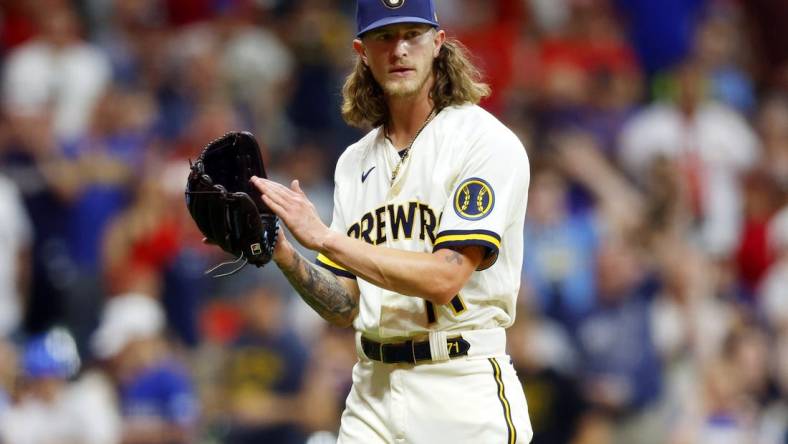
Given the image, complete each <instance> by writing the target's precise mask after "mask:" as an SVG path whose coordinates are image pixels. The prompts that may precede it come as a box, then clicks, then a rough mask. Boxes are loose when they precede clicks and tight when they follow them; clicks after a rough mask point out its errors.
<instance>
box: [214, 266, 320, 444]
mask: <svg viewBox="0 0 788 444" xmlns="http://www.w3.org/2000/svg"><path fill="white" fill-rule="evenodd" d="M251 284H252V285H249V286H248V287H247V288H246V289H244V290H243V291H242V292H241V294H240V295H239V296H240V299H239V301H238V302H239V308H241V314H242V317H243V320H244V323H243V324H242V328H241V331H240V332H239V333H240V334H239V336H238V338H237V339H236V340H234V341H233V342H232V344H231V346H230V349H229V350H228V352H227V357H226V360H225V369H224V371H223V372H222V373H223V375H224V384H225V387H226V397H227V398H226V401H227V402H226V410H227V413H228V418H227V420H228V422H229V430H228V433H227V436H226V437H225V439H224V441H225V442H227V443H232V444H246V443H258V442H277V443H282V444H298V443H301V442H303V441H304V440H305V438H306V436H305V435H304V431H303V430H302V429H301V428H300V427H299V426H300V425H301V424H300V421H301V418H302V417H303V415H302V412H303V410H304V409H305V406H303V405H302V404H301V394H302V393H303V388H304V383H305V380H304V377H305V372H306V367H307V365H308V359H309V356H308V352H307V350H306V348H305V347H304V344H302V343H301V342H300V339H299V337H298V335H296V334H295V333H294V332H293V331H292V328H291V327H290V326H288V325H287V324H286V323H285V320H286V319H287V317H286V316H285V311H284V310H285V304H284V300H283V294H282V293H281V290H279V288H277V287H276V286H272V285H270V283H268V284H263V283H262V282H257V279H255V280H254V281H253V282H252V283H251Z"/></svg>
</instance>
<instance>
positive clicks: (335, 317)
mask: <svg viewBox="0 0 788 444" xmlns="http://www.w3.org/2000/svg"><path fill="white" fill-rule="evenodd" d="M293 264H294V265H293V266H292V268H288V269H285V268H282V272H283V273H284V275H285V277H286V278H287V280H288V281H290V284H292V285H293V288H295V290H296V291H297V292H298V294H299V295H301V298H302V299H303V300H304V301H305V302H306V303H307V304H309V306H310V307H312V309H314V310H315V311H316V312H317V313H318V314H319V315H320V316H322V317H323V318H324V319H325V320H327V321H329V322H331V323H338V324H343V325H344V324H349V323H350V322H352V320H353V318H354V317H355V315H356V311H357V310H358V301H356V300H355V298H354V297H353V295H352V294H350V293H349V292H348V291H347V289H346V288H345V287H343V286H342V284H340V283H339V281H338V278H337V277H336V276H334V275H333V274H331V272H330V271H328V270H325V269H323V268H320V267H318V266H317V265H315V264H312V263H310V262H308V261H306V260H305V259H304V258H303V257H302V256H301V255H300V254H298V252H295V251H294V252H293Z"/></svg>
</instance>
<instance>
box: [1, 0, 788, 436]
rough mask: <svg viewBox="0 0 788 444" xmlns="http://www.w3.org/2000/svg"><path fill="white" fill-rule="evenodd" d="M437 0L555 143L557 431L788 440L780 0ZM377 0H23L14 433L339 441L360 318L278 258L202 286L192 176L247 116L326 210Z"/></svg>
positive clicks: (14, 122) (529, 311)
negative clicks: (359, 13) (344, 324)
mask: <svg viewBox="0 0 788 444" xmlns="http://www.w3.org/2000/svg"><path fill="white" fill-rule="evenodd" d="M437 3H438V10H439V19H440V21H441V23H442V26H443V27H444V28H445V29H446V30H447V32H448V34H449V36H451V37H457V38H459V39H460V40H461V41H462V42H463V43H464V44H465V45H466V46H467V47H468V48H469V49H470V50H471V52H472V53H473V54H474V56H475V59H476V62H477V63H478V64H479V65H480V67H481V68H482V70H483V72H484V74H485V80H486V81H487V82H488V83H489V84H490V85H491V86H492V88H493V95H492V96H491V97H489V98H488V99H486V100H485V101H484V102H483V106H484V107H485V108H487V109H488V110H489V111H491V112H493V113H494V114H495V115H497V116H498V117H499V118H500V119H502V120H503V121H504V122H505V123H506V124H507V125H508V126H509V127H510V128H512V129H513V130H514V131H515V132H516V133H517V134H518V135H519V136H520V138H521V140H522V141H523V143H524V144H525V146H526V149H527V150H528V153H529V157H530V159H531V168H532V171H531V188H530V195H529V196H527V199H528V214H527V218H526V225H525V227H524V230H525V231H524V233H525V262H524V267H523V271H522V276H523V281H522V289H521V294H520V299H519V306H518V313H517V322H516V323H515V325H514V326H513V327H511V328H510V329H509V351H510V354H511V356H512V358H513V362H514V364H515V367H516V368H517V370H518V373H519V375H520V377H521V378H522V380H523V383H524V384H523V385H524V387H525V391H526V396H527V399H528V403H529V409H530V415H531V420H532V422H533V426H534V430H535V436H534V441H533V442H534V443H536V444H561V443H571V444H607V443H613V444H619V443H620V444H651V443H653V444H717V443H719V444H785V443H788V8H786V7H785V4H784V3H783V2H779V1H771V0H437ZM353 13H354V2H353V1H351V0H81V1H80V0H74V1H69V0H0V69H2V81H1V82H2V83H0V109H1V110H2V113H1V115H0V215H2V222H0V443H2V444H74V443H86V444H93V443H95V444H104V443H106V444H110V443H124V444H134V443H139V444H156V443H158V444H173V443H206V444H207V443H228V444H234V443H277V444H303V443H311V444H320V443H333V442H334V441H333V436H334V434H335V432H336V430H337V428H338V424H339V416H340V414H341V411H342V408H343V404H344V399H345V396H346V395H347V393H348V391H349V387H350V384H351V381H350V376H351V373H350V370H351V368H352V366H353V364H354V363H355V361H356V359H357V358H356V354H355V347H354V342H353V333H352V331H348V330H339V329H335V328H332V327H330V326H328V325H327V324H326V323H325V322H323V321H322V320H321V319H319V318H318V317H317V315H315V314H314V313H312V312H311V311H310V309H309V308H308V307H307V306H306V304H304V303H302V302H301V301H300V300H299V298H298V296H297V295H294V294H293V293H292V290H291V289H290V287H289V286H288V285H287V283H286V281H284V279H283V277H282V276H281V274H280V273H279V272H278V270H277V269H276V267H275V266H269V267H266V268H263V269H253V268H252V267H247V269H245V270H244V271H243V272H241V273H240V274H239V275H236V276H233V277H230V278H225V279H210V278H207V277H206V276H205V275H204V274H203V272H204V271H205V270H206V269H208V268H210V267H211V266H213V265H215V264H216V263H219V262H222V261H224V260H227V259H228V258H227V257H226V256H225V255H223V254H222V253H221V252H219V251H217V249H215V248H211V247H209V246H206V245H203V244H202V243H201V236H200V233H199V232H198V231H197V229H196V227H195V226H194V224H193V222H192V221H191V219H190V218H189V216H188V213H187V212H186V211H185V204H184V201H183V189H184V185H185V180H186V176H187V173H188V165H189V162H188V161H189V159H194V158H196V156H197V155H198V154H199V153H200V151H201V149H202V147H203V146H204V145H205V143H206V142H207V141H209V140H211V139H213V138H216V137H218V136H220V135H221V134H223V133H224V132H226V131H229V130H238V129H244V130H250V131H252V132H253V133H255V134H256V136H257V137H258V139H259V140H260V141H261V142H262V144H263V145H264V151H265V156H266V158H267V159H266V160H267V162H268V165H270V169H269V173H270V174H271V175H272V176H273V177H274V178H277V179H279V180H281V181H289V180H290V179H294V178H297V179H299V180H300V182H301V186H302V188H303V189H304V190H305V192H306V193H307V195H308V196H309V197H310V198H311V199H312V200H313V201H314V202H315V204H316V206H317V208H318V209H319V211H320V213H321V215H322V216H323V219H324V221H326V222H329V218H330V214H331V205H332V203H331V202H332V193H333V184H332V175H333V166H334V161H335V160H336V158H337V157H338V155H339V154H340V153H341V152H342V150H343V149H344V147H345V146H347V145H348V144H349V143H352V142H353V141H354V140H355V139H357V138H358V137H359V136H360V135H361V133H360V132H359V131H357V130H354V129H351V128H349V127H347V126H346V125H345V124H344V123H343V122H342V121H341V118H340V115H339V103H340V100H341V97H340V87H341V84H342V81H343V78H344V75H345V74H346V72H347V71H348V70H349V67H350V66H352V63H353V55H352V51H351V46H350V42H351V39H352V38H353V29H354V26H353V23H354V22H353V20H354V17H353ZM513 173H517V172H513ZM522 198H523V204H525V202H526V196H522ZM304 253H305V254H306V255H310V254H311V255H312V257H314V256H313V253H310V252H304Z"/></svg>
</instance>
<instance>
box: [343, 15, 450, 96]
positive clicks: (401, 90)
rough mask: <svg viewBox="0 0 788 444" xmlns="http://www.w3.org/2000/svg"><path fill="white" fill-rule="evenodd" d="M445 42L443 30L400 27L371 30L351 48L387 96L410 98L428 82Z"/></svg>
mask: <svg viewBox="0 0 788 444" xmlns="http://www.w3.org/2000/svg"><path fill="white" fill-rule="evenodd" d="M444 39H445V34H444V32H443V31H442V30H440V31H436V30H435V29H433V28H432V27H431V26H429V25H419V24H413V23H403V24H395V25H389V26H384V27H382V28H379V29H375V30H372V31H370V32H368V33H366V34H364V36H363V38H362V39H361V40H356V41H355V42H354V47H355V49H356V51H357V52H358V53H359V55H360V56H361V58H362V60H363V61H364V63H366V64H367V66H369V68H370V70H371V71H372V75H373V76H374V77H375V80H377V81H378V83H379V84H380V86H381V88H383V91H384V92H385V93H386V95H387V96H389V97H411V96H414V95H416V94H418V93H419V92H421V91H422V90H423V89H424V86H425V85H426V84H427V81H428V80H429V79H430V78H431V75H432V61H433V60H434V59H435V57H437V56H438V52H439V51H440V46H441V45H442V44H443V41H444Z"/></svg>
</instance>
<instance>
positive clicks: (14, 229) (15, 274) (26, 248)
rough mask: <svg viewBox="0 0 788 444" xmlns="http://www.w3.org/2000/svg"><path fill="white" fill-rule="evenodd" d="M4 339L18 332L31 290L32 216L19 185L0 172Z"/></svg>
mask: <svg viewBox="0 0 788 444" xmlns="http://www.w3.org/2000/svg"><path fill="white" fill-rule="evenodd" d="M0 214H2V215H3V223H2V224H1V225H0V338H3V337H6V336H8V335H11V334H13V333H17V331H18V329H19V327H20V325H21V321H22V316H23V314H24V308H25V302H26V299H27V294H28V291H29V289H30V271H31V270H30V267H31V264H30V261H31V257H30V254H31V252H30V250H31V244H32V239H31V237H32V233H31V229H30V219H29V218H28V215H27V210H26V209H25V207H24V204H23V202H22V198H21V195H20V194H19V190H18V189H17V187H16V185H15V184H14V183H13V182H11V181H10V180H9V179H7V178H6V177H4V176H3V175H2V174H0Z"/></svg>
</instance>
